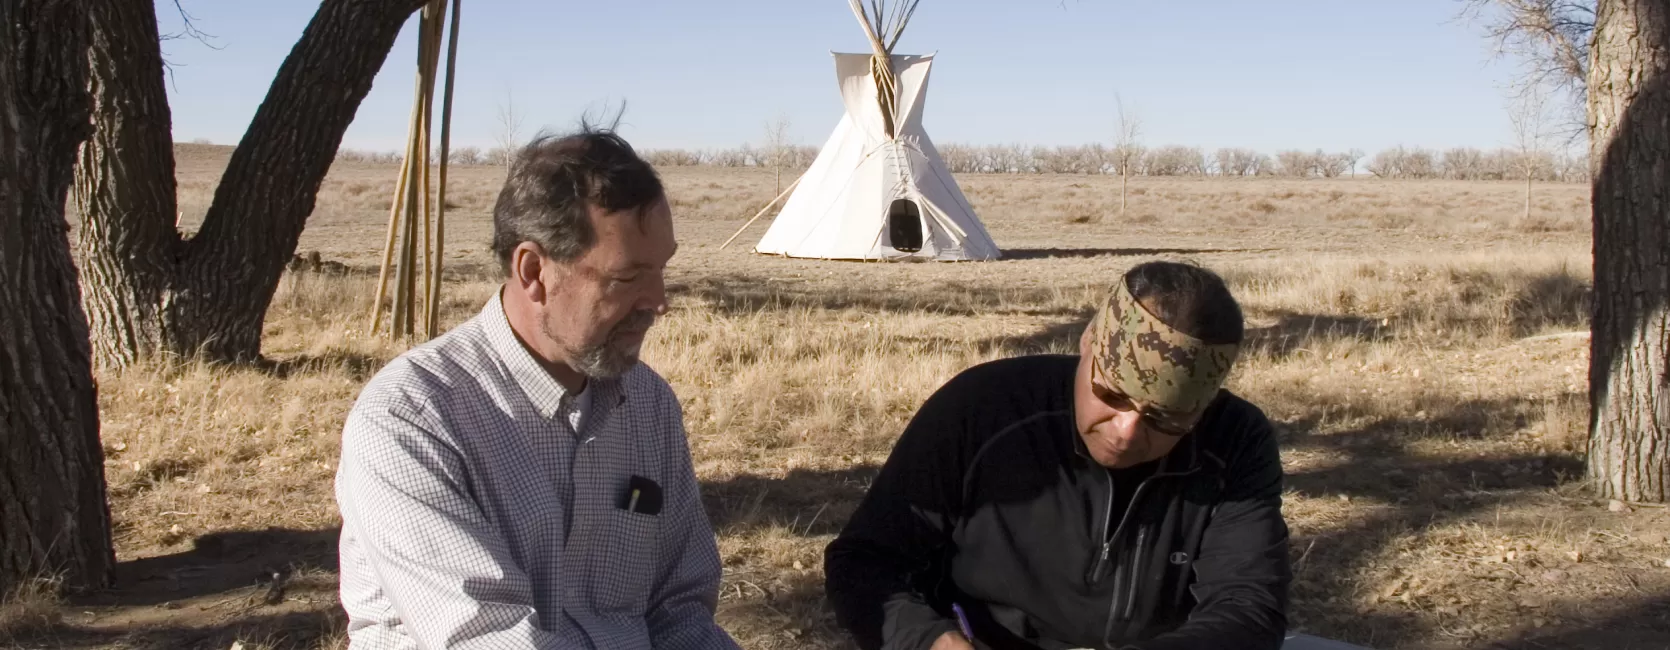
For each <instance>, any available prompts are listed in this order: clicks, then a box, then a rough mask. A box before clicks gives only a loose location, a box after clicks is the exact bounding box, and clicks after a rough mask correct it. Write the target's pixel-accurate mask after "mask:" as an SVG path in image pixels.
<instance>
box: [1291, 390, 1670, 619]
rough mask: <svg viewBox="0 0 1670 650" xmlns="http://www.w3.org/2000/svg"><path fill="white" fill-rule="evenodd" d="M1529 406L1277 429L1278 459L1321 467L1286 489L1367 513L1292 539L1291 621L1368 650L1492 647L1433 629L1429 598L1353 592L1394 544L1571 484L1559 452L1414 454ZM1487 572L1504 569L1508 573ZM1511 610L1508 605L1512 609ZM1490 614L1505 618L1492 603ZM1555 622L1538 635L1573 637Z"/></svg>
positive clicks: (1570, 466) (1574, 466) (1478, 403)
mask: <svg viewBox="0 0 1670 650" xmlns="http://www.w3.org/2000/svg"><path fill="white" fill-rule="evenodd" d="M1536 408H1540V401H1539V400H1536V399H1532V398H1524V399H1506V400H1463V401H1458V402H1455V403H1454V404H1451V405H1449V406H1448V407H1446V408H1443V409H1442V410H1437V411H1436V412H1434V413H1432V414H1430V415H1429V416H1427V417H1420V418H1416V417H1413V416H1411V417H1407V418H1380V419H1377V420H1374V421H1372V422H1370V423H1368V424H1365V425H1362V426H1360V427H1358V428H1355V429H1353V430H1349V431H1344V432H1335V433H1329V434H1326V435H1321V434H1317V433H1316V432H1315V431H1314V427H1315V426H1317V422H1318V421H1319V420H1320V419H1321V418H1320V417H1317V416H1307V417H1306V418H1304V419H1302V420H1300V421H1298V422H1296V423H1292V424H1289V425H1287V426H1286V427H1284V428H1285V429H1287V430H1288V431H1287V432H1286V435H1285V436H1284V437H1285V438H1286V441H1285V444H1284V445H1283V447H1284V453H1288V452H1301V451H1302V452H1317V453H1315V454H1314V456H1315V457H1320V458H1323V459H1327V461H1328V462H1325V463H1323V464H1320V465H1318V466H1314V467H1307V468H1305V469H1301V470H1297V471H1291V472H1289V473H1288V475H1287V477H1286V485H1287V487H1288V490H1289V494H1290V495H1297V496H1304V497H1309V498H1316V499H1331V498H1334V497H1339V498H1341V499H1342V500H1343V501H1346V502H1349V503H1351V504H1353V505H1352V508H1353V509H1355V510H1358V511H1359V512H1361V513H1363V514H1361V515H1360V516H1354V517H1352V518H1351V519H1350V520H1348V522H1347V523H1345V524H1344V525H1341V526H1335V527H1329V526H1326V525H1324V526H1323V527H1322V528H1321V529H1320V530H1317V531H1315V532H1306V533H1303V534H1296V535H1295V536H1294V538H1293V540H1292V544H1291V551H1292V553H1293V554H1294V557H1295V581H1294V584H1293V588H1292V596H1293V620H1294V623H1295V624H1296V626H1297V627H1300V628H1302V629H1304V630H1306V631H1308V632H1310V633H1313V634H1317V635H1320V636H1325V637H1329V638H1335V639H1340V640H1344V641H1349V642H1353V643H1359V644H1363V645H1367V646H1370V647H1393V646H1403V647H1407V646H1408V645H1409V644H1411V643H1414V642H1416V641H1417V640H1425V641H1426V642H1431V640H1432V639H1434V638H1435V636H1438V637H1443V636H1448V637H1450V638H1455V639H1456V640H1457V642H1458V643H1459V644H1461V645H1460V646H1459V647H1480V646H1485V645H1488V644H1489V643H1490V642H1489V641H1488V639H1487V637H1488V634H1489V632H1488V631H1479V630H1468V629H1466V628H1465V627H1464V626H1463V627H1462V628H1461V629H1459V630H1450V631H1445V630H1436V629H1432V628H1431V627H1429V626H1430V625H1431V624H1432V623H1431V622H1432V620H1434V618H1433V617H1432V616H1431V615H1430V614H1431V612H1430V610H1431V609H1432V608H1433V607H1434V606H1435V605H1434V603H1431V602H1426V601H1423V600H1420V598H1425V597H1426V596H1422V597H1420V598H1417V601H1416V602H1415V603H1414V604H1410V603H1407V602H1405V603H1401V604H1400V603H1397V602H1393V601H1392V600H1390V599H1391V597H1392V596H1393V594H1389V593H1388V594H1382V596H1383V597H1384V598H1385V599H1387V600H1386V602H1384V603H1380V604H1377V605H1365V604H1364V603H1363V602H1362V601H1361V600H1360V599H1353V594H1354V592H1357V591H1359V590H1361V589H1363V588H1364V585H1363V584H1361V582H1360V580H1362V578H1363V576H1364V575H1365V574H1366V572H1368V571H1370V570H1371V569H1374V568H1375V566H1376V565H1377V563H1379V562H1383V561H1385V558H1384V555H1385V553H1386V552H1388V550H1389V549H1391V548H1393V547H1394V545H1396V544H1398V543H1399V541H1400V540H1406V539H1407V538H1408V537H1409V536H1410V535H1415V536H1421V535H1424V534H1426V531H1429V530H1433V529H1437V528H1441V527H1444V526H1447V525H1451V524H1455V523H1462V522H1468V521H1482V520H1483V518H1484V517H1485V516H1486V515H1487V513H1492V512H1496V513H1499V512H1501V511H1502V510H1504V509H1510V508H1513V507H1516V506H1521V505H1523V504H1528V503H1530V502H1532V501H1535V500H1540V499H1545V495H1547V494H1548V493H1549V492H1550V491H1554V490H1559V489H1562V488H1564V487H1569V486H1570V484H1569V482H1568V481H1569V479H1570V477H1574V476H1580V475H1581V473H1582V463H1581V461H1580V460H1579V459H1578V458H1577V457H1576V456H1574V455H1572V454H1566V453H1559V452H1531V451H1510V452H1506V453H1502V452H1492V453H1483V452H1481V453H1477V454H1475V455H1471V456H1464V457H1449V456H1433V455H1422V454H1419V453H1416V452H1414V451H1412V449H1411V447H1410V442H1411V441H1412V439H1416V438H1433V437H1437V438H1439V439H1444V438H1449V439H1454V438H1457V437H1461V438H1465V437H1468V436H1479V435H1484V433H1483V432H1484V431H1485V429H1486V427H1494V428H1496V429H1502V428H1504V426H1505V425H1511V423H1513V422H1514V421H1515V420H1516V419H1518V418H1522V417H1524V415H1525V414H1526V413H1527V412H1530V411H1532V410H1534V409H1536ZM1492 423H1494V424H1492ZM1358 504H1360V505H1358ZM1406 569H1407V570H1410V571H1414V570H1416V569H1415V568H1409V567H1406ZM1455 570H1456V571H1458V572H1461V571H1465V570H1469V569H1466V568H1464V567H1458V568H1456V569H1455ZM1491 570H1492V571H1501V572H1504V575H1507V573H1508V572H1507V570H1506V569H1491ZM1428 578H1432V577H1431V576H1428ZM1438 579H1441V578H1438ZM1454 579H1456V580H1461V581H1467V582H1472V583H1474V584H1482V583H1487V582H1488V583H1490V584H1495V583H1496V582H1501V581H1507V582H1509V583H1512V581H1513V580H1515V579H1516V578H1514V577H1513V576H1512V575H1508V576H1507V577H1503V576H1497V575H1494V574H1492V575H1491V576H1488V577H1481V576H1479V575H1473V574H1464V573H1457V574H1455V576H1454ZM1517 579H1522V580H1526V579H1529V578H1523V577H1520V578H1517ZM1527 584H1528V583H1527ZM1394 588H1395V587H1394ZM1442 595H1443V594H1438V595H1435V596H1432V597H1434V598H1436V597H1441V596H1442ZM1507 607H1508V608H1509V609H1510V610H1511V608H1512V607H1514V606H1513V605H1509V606H1507ZM1642 611H1643V612H1649V611H1657V609H1653V608H1648V609H1645V610H1642ZM1474 613H1475V614H1478V613H1477V612H1474ZM1478 615H1483V614H1478ZM1490 615H1492V616H1496V617H1501V616H1504V614H1503V611H1502V610H1501V609H1500V608H1498V610H1496V611H1494V612H1493V613H1492V614H1490ZM1646 615H1647V614H1645V613H1643V614H1642V616H1646ZM1461 616H1463V617H1465V616H1466V614H1462V615H1461ZM1654 616H1656V614H1654ZM1498 620H1500V619H1498ZM1526 620H1527V622H1528V621H1529V617H1527V619H1526ZM1577 620H1582V619H1577ZM1618 624H1619V626H1625V627H1629V628H1630V629H1635V628H1642V629H1643V630H1645V631H1644V632H1643V633H1644V634H1646V635H1647V636H1652V635H1654V634H1656V632H1652V631H1651V630H1650V629H1648V628H1647V627H1643V626H1644V625H1646V626H1648V627H1650V625H1653V623H1651V622H1650V621H1647V620H1634V619H1627V618H1626V619H1622V620H1619V621H1618ZM1561 625H1563V624H1557V625H1555V626H1553V627H1551V628H1549V629H1548V630H1547V631H1546V632H1545V634H1546V635H1556V636H1558V635H1563V634H1571V635H1578V634H1579V631H1578V630H1576V629H1574V628H1570V627H1562V626H1561ZM1632 634H1633V633H1632ZM1620 638H1621V637H1620ZM1630 638H1637V637H1630ZM1640 638H1646V637H1640ZM1655 638H1656V637H1655ZM1508 647H1536V646H1534V645H1527V646H1519V645H1512V644H1510V645H1509V646H1508ZM1557 647H1565V646H1557ZM1642 647H1644V646H1642Z"/></svg>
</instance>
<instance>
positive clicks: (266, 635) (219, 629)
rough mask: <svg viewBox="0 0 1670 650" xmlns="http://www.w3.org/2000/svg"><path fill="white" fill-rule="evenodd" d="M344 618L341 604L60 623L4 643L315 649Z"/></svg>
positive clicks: (178, 649)
mask: <svg viewBox="0 0 1670 650" xmlns="http://www.w3.org/2000/svg"><path fill="white" fill-rule="evenodd" d="M345 621H346V617H345V616H344V615H343V614H342V613H341V611H340V610H339V609H326V610H318V611H298V612H285V613H277V614H255V615H247V616H236V617H234V618H231V619H230V620H226V621H224V622H220V623H215V624H210V625H203V626H196V625H186V624H178V625H169V624H162V625H147V626H143V627H138V628H134V629H103V628H86V627H78V626H75V625H60V626H58V627H55V628H53V629H51V630H48V631H45V632H42V633H39V634H37V635H34V636H31V637H23V638H16V639H12V640H10V641H9V642H8V645H6V646H4V647H6V648H10V649H14V650H36V649H37V648H38V649H40V650H46V649H47V648H53V649H57V650H112V649H119V650H226V648H230V647H234V646H233V644H234V643H236V642H239V641H243V642H245V643H250V642H256V643H260V646H259V647H261V648H262V649H263V650H314V649H315V648H319V647H320V646H321V644H322V643H323V642H325V641H326V640H327V639H330V638H332V637H333V636H335V635H337V634H338V633H339V630H341V629H342V628H343V627H344V625H345ZM0 641H4V639H0ZM246 647H247V646H246Z"/></svg>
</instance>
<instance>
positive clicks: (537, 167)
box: [493, 123, 666, 273]
mask: <svg viewBox="0 0 1670 650" xmlns="http://www.w3.org/2000/svg"><path fill="white" fill-rule="evenodd" d="M665 196H666V190H665V189H664V188H663V187H662V186H661V178H660V177H659V176H657V175H656V173H655V169H654V168H653V167H651V166H650V164H649V163H648V162H645V161H644V159H642V158H639V157H638V154H637V152H635V151H633V150H632V145H629V144H627V143H626V140H623V139H621V137H620V136H619V135H616V134H615V133H614V131H613V130H612V129H609V128H595V127H592V126H591V125H588V124H584V123H582V124H581V127H580V130H579V131H578V132H575V133H571V134H568V135H564V136H560V137H558V136H552V135H545V134H541V135H540V136H538V137H536V138H534V140H533V141H532V142H530V143H528V145H527V146H525V147H523V148H522V149H521V150H520V151H518V152H517V153H516V159H515V161H514V162H512V163H511V166H510V174H509V175H508V176H506V178H505V181H504V189H502V190H500V191H499V199H498V202H497V203H495V204H494V205H493V253H494V254H496V255H498V257H499V264H500V266H502V267H503V268H504V270H505V272H506V273H508V272H509V271H510V254H511V251H514V250H516V246H517V245H518V244H521V243H522V242H525V241H527V242H533V243H535V244H538V245H539V247H540V248H543V249H545V255H546V256H547V257H549V258H551V259H553V260H556V261H558V262H568V261H572V260H574V258H577V257H579V256H580V255H582V254H584V253H585V252H586V250H587V249H589V248H591V247H592V245H593V244H595V243H597V233H596V231H594V230H593V229H592V226H591V219H590V218H589V216H588V214H587V212H588V206H590V205H595V206H597V207H599V208H602V209H603V210H604V211H606V212H618V211H621V210H635V211H636V212H637V215H638V218H639V219H640V220H642V219H643V217H644V215H645V214H646V213H647V212H648V211H649V207H650V206H651V205H654V204H655V202H656V201H658V200H660V199H662V198H663V197H665Z"/></svg>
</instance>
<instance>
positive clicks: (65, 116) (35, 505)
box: [0, 0, 116, 594]
mask: <svg viewBox="0 0 1670 650" xmlns="http://www.w3.org/2000/svg"><path fill="white" fill-rule="evenodd" d="M85 12H86V8H85V6H84V5H83V4H82V0H21V1H20V0H9V1H7V2H0V594H4V593H7V592H10V591H11V590H12V589H13V588H15V587H16V586H18V584H19V583H20V582H21V581H24V580H29V579H31V578H36V577H46V576H59V577H62V578H64V579H65V581H66V583H67V584H68V585H71V586H77V587H99V586H103V585H106V584H108V583H109V581H110V578H111V569H112V567H113V566H114V565H115V560H116V558H115V555H114V553H113V551H112V550H111V542H110V511H109V508H108V506H107V505H106V504H105V500H104V494H105V492H104V488H105V485H104V458H103V451H102V449H101V448H100V447H99V419H98V398H97V394H96V389H95V387H94V384H93V373H92V366H91V361H90V359H89V355H90V352H89V349H88V341H87V319H86V316H85V315H83V314H82V312H81V302H80V299H79V294H80V289H79V288H78V287H77V282H76V271H75V265H74V263H73V261H72V259H71V257H70V241H69V227H68V223H67V222H66V221H65V219H64V199H65V195H66V194H67V193H68V191H69V187H70V182H71V179H72V176H73V170H74V166H75V149H76V147H77V146H78V145H79V144H80V143H81V141H82V140H84V139H85V138H86V137H87V130H88V129H87V126H88V123H87V87H86V75H87V68H86V66H85V58H84V57H85V53H86V48H87V38H88V28H87V17H86V13H85Z"/></svg>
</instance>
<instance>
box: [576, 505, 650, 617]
mask: <svg viewBox="0 0 1670 650" xmlns="http://www.w3.org/2000/svg"><path fill="white" fill-rule="evenodd" d="M663 514H664V513H663ZM662 516H663V515H661V514H656V515H646V514H642V513H637V512H629V511H627V510H623V509H621V508H610V509H609V514H608V515H607V516H605V517H604V518H603V525H604V529H603V530H601V531H597V537H596V538H595V539H596V543H597V546H596V551H597V554H596V557H597V558H598V564H597V565H596V566H594V567H592V571H593V572H594V576H595V578H596V580H595V581H594V583H593V587H594V594H595V595H596V599H597V600H596V603H597V609H598V611H599V612H606V613H629V614H633V615H638V616H641V615H643V614H645V613H647V612H648V611H649V596H650V591H651V589H652V588H653V587H654V586H655V579H656V575H657V573H658V572H659V571H658V569H659V568H660V566H661V524H662Z"/></svg>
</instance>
